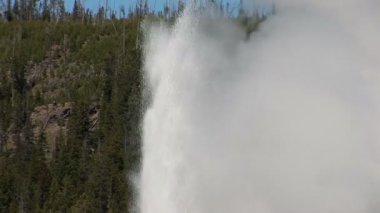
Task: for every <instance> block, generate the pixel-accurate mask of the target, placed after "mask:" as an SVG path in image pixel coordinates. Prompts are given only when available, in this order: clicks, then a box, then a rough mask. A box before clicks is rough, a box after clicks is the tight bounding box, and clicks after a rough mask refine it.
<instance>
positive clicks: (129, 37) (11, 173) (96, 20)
mask: <svg viewBox="0 0 380 213" xmlns="http://www.w3.org/2000/svg"><path fill="white" fill-rule="evenodd" d="M36 2H37V1H16V2H15V3H16V4H19V6H17V5H12V7H9V10H5V11H3V16H2V17H3V19H2V22H1V23H0V79H1V80H0V212H128V210H129V209H130V208H131V204H132V201H133V196H132V186H131V185H132V184H131V182H130V181H129V176H131V175H132V174H133V173H134V172H135V171H137V169H138V160H139V155H140V152H139V144H140V142H139V138H140V136H139V120H140V115H141V111H140V105H141V103H140V100H141V98H140V96H141V80H140V79H141V73H140V66H141V61H140V54H141V51H140V46H139V43H140V41H139V33H140V31H139V24H140V20H141V14H139V13H136V11H137V12H139V11H142V10H141V9H140V8H137V9H138V10H136V11H133V12H131V11H130V13H129V16H128V17H127V16H126V15H125V16H126V17H125V18H120V19H116V18H115V17H111V18H110V17H108V18H107V17H106V16H105V15H104V12H106V11H105V10H104V8H101V9H100V10H99V11H98V13H96V14H94V15H93V14H92V13H91V12H90V11H87V12H86V11H85V10H84V8H83V7H82V6H81V5H80V4H79V1H78V2H76V4H75V6H74V8H73V11H72V12H71V13H69V12H63V11H64V10H62V11H61V12H59V10H55V8H53V7H50V6H46V5H48V4H49V5H53V3H54V2H53V1H51V2H48V1H43V2H41V3H43V4H42V6H43V7H42V9H41V10H37V9H35V10H34V9H33V8H32V7H29V5H27V6H25V5H24V7H23V4H24V3H25V4H35V5H37V4H36ZM56 2H58V3H59V2H60V1H56ZM61 3H62V2H61ZM20 4H21V5H20ZM44 4H46V5H45V7H46V8H45V7H44ZM58 5H59V4H58ZM53 6H54V5H53ZM31 8H32V9H33V10H32V11H29V9H31ZM58 9H59V8H58ZM111 16H112V13H111Z"/></svg>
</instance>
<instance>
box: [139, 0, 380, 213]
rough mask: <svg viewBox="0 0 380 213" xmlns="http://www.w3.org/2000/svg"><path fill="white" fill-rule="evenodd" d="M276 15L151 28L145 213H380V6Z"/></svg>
mask: <svg viewBox="0 0 380 213" xmlns="http://www.w3.org/2000/svg"><path fill="white" fill-rule="evenodd" d="M274 4H275V7H276V12H275V14H274V15H273V16H270V17H268V18H267V19H266V20H265V21H264V22H262V23H261V24H260V26H259V28H258V29H257V30H256V31H254V32H253V33H252V34H251V35H250V38H249V39H246V32H245V30H244V29H242V28H241V27H239V26H238V25H237V24H236V23H235V22H234V21H232V20H230V19H227V18H223V17H222V16H220V15H218V14H217V13H215V12H206V13H199V12H197V11H196V9H194V8H191V7H189V8H187V9H186V11H185V12H184V15H183V16H182V17H180V18H179V19H178V20H177V21H176V23H175V24H174V26H168V25H166V24H164V23H159V24H153V25H150V26H149V27H147V29H146V31H145V36H146V39H145V44H144V61H145V62H144V70H145V80H146V82H145V83H146V88H145V89H146V93H149V94H151V100H150V102H149V103H150V104H149V106H148V109H147V111H146V112H145V115H144V121H143V159H142V169H141V172H140V179H139V182H138V186H137V187H138V194H139V202H138V208H139V212H141V213H153V212H159V213H185V212H190V213H210V212H218V213H230V212H237V213H245V212H249V213H252V212H258V213H306V212H307V213H340V212H342V213H375V212H379V211H380V142H379V138H380V135H379V133H380V128H379V121H380V120H379V119H380V116H379V115H380V114H379V112H380V99H379V91H380V76H379V71H380V64H379V61H380V42H379V39H378V38H380V31H379V30H380V23H379V20H380V19H379V18H380V17H379V14H380V13H379V12H380V10H379V9H380V3H378V1H375V0H346V1H343V0H332V1H331V0H330V1H327V0H309V1H302V0H278V1H275V2H274ZM210 11H212V9H210Z"/></svg>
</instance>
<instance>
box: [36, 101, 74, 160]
mask: <svg viewBox="0 0 380 213" xmlns="http://www.w3.org/2000/svg"><path fill="white" fill-rule="evenodd" d="M72 110H73V104H72V103H71V102H67V103H64V104H55V103H53V104H48V105H42V106H38V107H36V108H35V109H34V110H33V112H32V114H31V115H30V120H31V124H32V126H33V134H34V138H35V140H39V139H40V137H41V134H42V133H44V134H45V138H46V142H47V147H48V150H46V151H47V153H51V151H52V150H54V149H55V145H56V141H57V138H58V137H59V136H60V135H61V134H63V135H66V132H67V122H68V118H69V117H70V115H71V113H72ZM48 156H49V155H48Z"/></svg>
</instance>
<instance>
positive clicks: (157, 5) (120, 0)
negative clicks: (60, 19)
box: [65, 0, 239, 11]
mask: <svg viewBox="0 0 380 213" xmlns="http://www.w3.org/2000/svg"><path fill="white" fill-rule="evenodd" d="M137 1H138V0H108V5H109V7H110V8H113V9H116V10H117V11H119V8H120V6H121V5H124V7H125V9H126V10H128V8H129V7H130V6H133V5H135V4H136V2H137ZM186 1H189V0H185V2H186ZM222 1H223V2H227V1H229V2H235V3H237V2H239V0H222ZM82 2H83V3H84V4H85V6H86V8H90V9H91V10H93V11H97V9H98V8H99V7H101V6H105V4H106V0H82ZM148 2H149V6H150V8H151V9H155V10H161V9H162V7H163V5H164V3H165V2H169V4H175V5H176V4H177V2H178V0H148ZM73 3H74V0H66V1H65V4H66V5H65V6H66V10H68V11H71V10H72V8H73Z"/></svg>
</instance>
